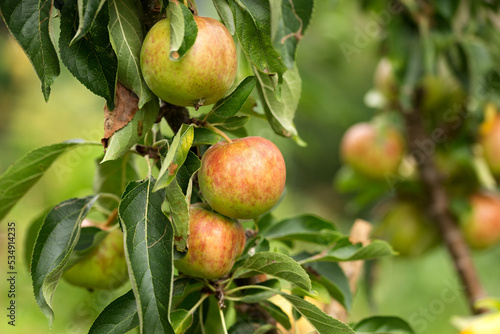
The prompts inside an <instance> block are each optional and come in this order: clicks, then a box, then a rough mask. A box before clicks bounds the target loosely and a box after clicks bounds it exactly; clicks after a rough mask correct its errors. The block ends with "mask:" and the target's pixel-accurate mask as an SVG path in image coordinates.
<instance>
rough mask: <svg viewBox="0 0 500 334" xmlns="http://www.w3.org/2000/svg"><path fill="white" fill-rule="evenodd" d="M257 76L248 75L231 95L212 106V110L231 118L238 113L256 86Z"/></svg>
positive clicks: (221, 115)
mask: <svg viewBox="0 0 500 334" xmlns="http://www.w3.org/2000/svg"><path fill="white" fill-rule="evenodd" d="M255 83H256V79H255V77H253V76H252V77H246V78H245V79H243V80H242V81H241V82H240V83H239V84H238V86H237V87H236V88H235V90H233V91H232V92H231V93H230V94H229V95H227V96H226V97H224V98H222V99H221V100H219V101H217V103H216V104H215V105H214V107H213V108H212V112H213V113H214V114H215V115H216V116H218V117H222V118H229V117H231V116H234V115H236V113H237V112H238V111H239V110H240V109H241V107H242V106H243V105H244V104H245V102H246V100H247V99H248V97H249V96H250V93H252V90H253V89H254V88H255Z"/></svg>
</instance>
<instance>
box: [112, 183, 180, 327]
mask: <svg viewBox="0 0 500 334" xmlns="http://www.w3.org/2000/svg"><path fill="white" fill-rule="evenodd" d="M154 183H155V181H154V179H152V178H150V179H147V180H145V181H139V182H131V183H129V185H128V186H127V189H126V190H125V192H124V193H123V196H122V200H121V202H120V206H119V208H118V212H119V217H120V220H121V223H122V226H123V233H124V235H125V255H126V259H127V264H128V267H129V272H130V276H131V283H132V290H133V291H134V295H135V296H136V302H137V310H138V315H139V323H140V327H141V332H142V333H153V332H154V333H174V330H173V328H172V326H171V325H170V323H169V322H168V319H167V318H168V317H167V316H166V315H167V314H169V312H170V300H171V295H172V282H173V229H172V224H171V223H170V221H169V220H168V218H167V216H165V214H164V213H163V212H162V210H161V206H162V203H163V200H164V198H165V190H161V191H157V192H153V187H154Z"/></svg>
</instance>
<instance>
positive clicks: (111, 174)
mask: <svg viewBox="0 0 500 334" xmlns="http://www.w3.org/2000/svg"><path fill="white" fill-rule="evenodd" d="M138 179H139V175H138V173H137V168H136V166H135V163H134V156H133V155H132V154H131V153H126V154H124V155H123V156H122V157H120V158H118V159H116V160H110V161H106V162H103V163H98V162H97V168H96V173H95V176H94V184H93V188H94V193H95V194H100V193H109V194H114V195H116V196H118V197H121V195H122V193H123V191H124V190H125V187H126V186H127V184H128V183H129V182H130V181H135V180H138ZM97 204H98V205H99V206H101V207H103V208H105V209H107V210H109V211H112V210H114V209H116V208H117V207H118V202H117V201H116V200H114V199H112V198H109V197H101V198H99V200H98V201H97Z"/></svg>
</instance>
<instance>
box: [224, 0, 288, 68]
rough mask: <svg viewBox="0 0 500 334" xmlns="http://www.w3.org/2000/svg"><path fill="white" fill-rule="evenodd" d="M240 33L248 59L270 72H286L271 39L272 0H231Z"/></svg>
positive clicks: (241, 42) (237, 31)
mask: <svg viewBox="0 0 500 334" xmlns="http://www.w3.org/2000/svg"><path fill="white" fill-rule="evenodd" d="M229 5H230V7H231V11H232V12H233V16H234V20H235V22H236V34H237V35H238V39H239V41H240V44H241V47H242V49H243V51H244V52H245V54H246V55H247V57H248V59H250V61H251V62H252V63H253V64H254V65H255V66H256V67H257V68H258V69H259V71H261V72H263V73H267V74H272V73H277V74H278V75H279V76H282V75H283V73H285V71H286V70H287V68H286V66H285V65H284V64H283V61H282V60H281V56H280V55H279V53H278V52H277V51H276V50H275V49H274V46H273V43H272V41H271V9H270V5H269V0H238V1H235V0H230V2H229Z"/></svg>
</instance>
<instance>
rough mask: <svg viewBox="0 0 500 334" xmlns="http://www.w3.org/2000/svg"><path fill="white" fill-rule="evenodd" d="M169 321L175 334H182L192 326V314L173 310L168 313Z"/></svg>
mask: <svg viewBox="0 0 500 334" xmlns="http://www.w3.org/2000/svg"><path fill="white" fill-rule="evenodd" d="M170 321H171V323H172V327H173V328H174V331H175V334H184V333H185V332H186V331H187V330H188V329H189V327H191V325H192V324H193V314H192V313H189V312H188V311H187V310H182V309H181V310H175V311H173V312H172V313H170Z"/></svg>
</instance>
